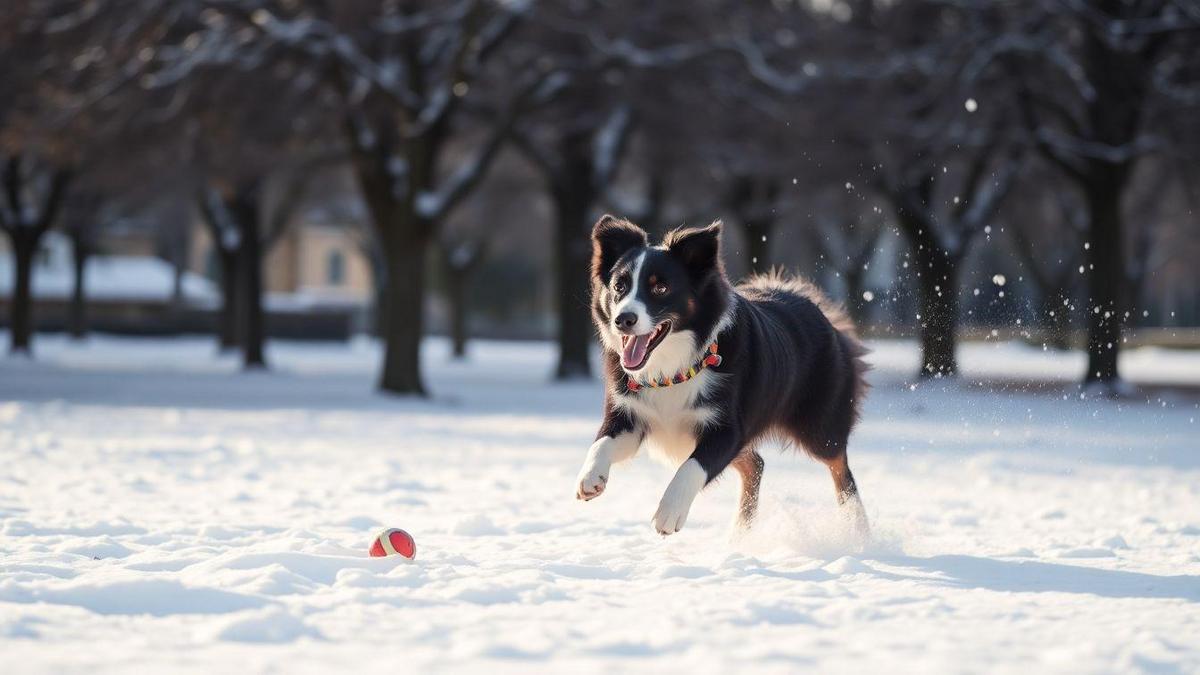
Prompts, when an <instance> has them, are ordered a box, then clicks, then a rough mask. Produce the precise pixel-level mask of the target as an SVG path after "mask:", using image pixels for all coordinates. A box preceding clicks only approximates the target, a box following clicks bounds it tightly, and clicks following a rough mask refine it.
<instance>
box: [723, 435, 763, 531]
mask: <svg viewBox="0 0 1200 675" xmlns="http://www.w3.org/2000/svg"><path fill="white" fill-rule="evenodd" d="M730 463H731V464H732V465H733V468H735V469H737V472H738V475H740V476H741V477H742V498H741V502H740V503H739V504H738V524H739V525H741V526H742V527H743V528H749V527H750V524H751V522H753V520H754V514H755V513H756V512H757V511H758V488H759V485H760V484H761V483H762V473H763V466H764V463H763V458H762V455H760V454H758V451H757V450H754V449H753V448H746V449H745V450H742V452H741V454H739V455H738V456H737V459H735V460H733V461H732V462H730Z"/></svg>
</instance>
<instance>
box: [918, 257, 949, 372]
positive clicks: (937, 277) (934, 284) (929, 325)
mask: <svg viewBox="0 0 1200 675" xmlns="http://www.w3.org/2000/svg"><path fill="white" fill-rule="evenodd" d="M917 262H918V265H919V269H920V271H921V276H920V277H919V278H918V279H919V283H920V289H921V316H920V319H919V321H920V328H921V371H920V373H919V374H920V376H921V377H947V376H951V375H954V374H955V373H957V372H958V361H957V360H956V358H955V348H956V346H957V334H956V330H957V327H958V259H957V258H956V257H954V256H950V255H946V253H945V252H944V251H938V250H934V249H930V248H928V247H925V248H921V249H919V250H918V251H917Z"/></svg>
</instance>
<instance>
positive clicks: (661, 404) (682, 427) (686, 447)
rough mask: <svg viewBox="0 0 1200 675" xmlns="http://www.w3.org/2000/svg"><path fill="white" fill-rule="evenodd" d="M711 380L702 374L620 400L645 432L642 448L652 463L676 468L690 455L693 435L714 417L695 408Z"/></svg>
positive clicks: (708, 410)
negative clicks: (657, 462) (654, 460)
mask: <svg viewBox="0 0 1200 675" xmlns="http://www.w3.org/2000/svg"><path fill="white" fill-rule="evenodd" d="M713 377H717V375H715V374H714V373H710V372H704V373H700V374H699V375H697V376H696V377H694V378H692V379H691V380H688V381H687V382H684V383H682V384H677V385H674V386H672V387H665V388H661V389H643V390H642V392H641V393H640V394H639V395H635V396H628V397H623V400H622V402H623V403H624V404H625V405H626V406H627V407H628V409H629V410H630V411H631V412H632V413H633V414H634V416H635V417H636V418H637V420H638V421H639V422H640V423H641V425H642V426H643V428H644V429H645V430H646V437H645V440H644V441H643V445H644V446H645V448H646V450H647V451H648V452H649V453H650V455H651V456H652V457H654V458H655V459H656V460H658V461H660V462H663V463H664V464H666V465H667V466H670V467H671V468H677V467H679V466H680V465H681V464H683V463H684V462H685V461H687V459H688V457H690V456H691V455H692V452H693V451H694V450H695V449H696V436H697V433H698V432H699V430H700V429H701V428H702V427H703V426H704V425H705V424H707V423H708V422H709V421H710V420H711V419H712V418H713V417H714V416H715V414H716V411H715V410H714V409H713V408H711V407H706V406H700V407H697V405H696V400H697V399H698V398H699V397H700V395H701V394H702V393H703V392H704V390H705V388H707V387H708V386H710V384H711V382H712V380H711V378H713Z"/></svg>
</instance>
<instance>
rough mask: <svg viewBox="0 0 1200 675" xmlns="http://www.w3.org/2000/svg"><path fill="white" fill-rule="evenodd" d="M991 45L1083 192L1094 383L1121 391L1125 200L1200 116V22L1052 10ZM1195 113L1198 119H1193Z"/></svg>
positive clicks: (1184, 6)
mask: <svg viewBox="0 0 1200 675" xmlns="http://www.w3.org/2000/svg"><path fill="white" fill-rule="evenodd" d="M1036 9H1037V12H1036V13H1035V15H1034V16H1032V17H1031V16H1017V17H1014V18H1013V21H1012V23H1011V30H1002V31H997V32H996V34H995V35H994V36H993V38H992V39H991V40H990V41H989V42H988V43H986V44H984V45H983V46H982V47H981V52H982V53H985V54H989V55H992V58H995V59H1001V58H1009V59H1010V61H1011V62H1013V63H1014V64H1016V65H1014V66H1013V68H1014V70H1015V71H1016V72H1019V73H1020V84H1019V87H1018V90H1017V91H1018V96H1019V100H1020V101H1021V102H1022V104H1023V110H1024V115H1025V117H1024V120H1025V124H1026V127H1027V128H1028V129H1029V131H1030V133H1031V137H1032V141H1033V143H1034V145H1035V146H1036V147H1037V148H1038V150H1039V151H1040V152H1041V154H1042V156H1043V157H1045V158H1046V159H1047V160H1049V161H1050V162H1051V163H1052V164H1053V165H1055V166H1056V167H1057V168H1058V169H1059V170H1060V171H1062V172H1063V175H1065V176H1068V177H1069V178H1070V179H1071V180H1072V181H1074V182H1075V184H1076V185H1078V186H1079V189H1080V190H1081V192H1082V193H1083V198H1084V205H1085V209H1086V213H1087V243H1088V247H1087V249H1086V250H1085V252H1084V259H1085V262H1086V264H1085V266H1084V267H1085V278H1086V281H1087V284H1088V298H1087V308H1086V310H1087V311H1086V312H1085V315H1086V317H1087V329H1088V339H1087V352H1088V365H1087V371H1086V374H1085V376H1084V381H1085V382H1087V383H1093V382H1094V383H1097V384H1098V385H1100V386H1102V387H1103V388H1105V389H1107V390H1113V389H1115V388H1117V383H1118V380H1119V373H1118V368H1117V364H1118V357H1119V354H1120V349H1121V343H1122V329H1123V327H1124V325H1125V323H1126V322H1127V319H1128V314H1129V302H1130V298H1129V297H1128V295H1127V293H1126V289H1127V283H1126V278H1127V275H1126V270H1127V255H1126V252H1125V250H1124V246H1125V225H1126V224H1125V222H1124V218H1123V216H1122V214H1123V209H1122V201H1123V199H1124V198H1125V197H1126V193H1127V191H1128V187H1129V185H1130V178H1131V176H1132V174H1133V169H1134V166H1135V164H1136V162H1137V161H1138V159H1139V158H1141V157H1143V156H1145V155H1147V154H1148V153H1150V152H1154V151H1161V150H1162V149H1164V148H1166V147H1167V145H1168V144H1169V142H1170V141H1169V139H1168V137H1167V134H1169V133H1170V132H1169V130H1170V129H1171V128H1172V125H1171V124H1170V123H1169V120H1170V119H1171V118H1172V117H1175V116H1178V115H1180V114H1183V115H1189V114H1190V115H1194V114H1195V112H1194V111H1195V100H1196V97H1197V87H1196V83H1195V82H1194V78H1195V75H1194V73H1192V72H1191V71H1190V70H1189V66H1188V64H1189V63H1191V64H1194V63H1195V61H1194V59H1195V57H1196V46H1195V45H1196V36H1197V35H1200V12H1198V11H1196V9H1195V8H1194V6H1192V5H1190V4H1189V3H1184V2H1175V1H1173V0H1145V1H1141V2H1124V1H1122V0H1091V1H1087V2H1071V3H1041V4H1039V5H1037V8H1036ZM1189 110H1190V112H1189Z"/></svg>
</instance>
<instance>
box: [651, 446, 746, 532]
mask: <svg viewBox="0 0 1200 675" xmlns="http://www.w3.org/2000/svg"><path fill="white" fill-rule="evenodd" d="M740 440H741V439H740V438H739V435H738V433H737V432H736V431H735V430H734V429H732V428H728V427H721V428H715V429H706V430H705V431H703V432H701V434H700V438H699V439H697V441H696V450H695V451H694V452H692V455H691V457H689V458H688V460H687V461H686V462H684V463H683V465H682V466H680V467H679V470H678V471H676V472H675V477H674V478H672V479H671V483H670V484H669V485H667V490H666V492H664V493H663V496H662V499H661V500H660V501H659V502H658V511H656V512H655V513H654V529H655V530H657V531H658V533H659V534H661V535H663V536H666V535H668V534H674V533H676V532H678V531H679V530H680V529H682V528H683V524H684V523H685V522H687V516H688V511H689V510H690V509H691V508H692V502H693V501H695V499H696V495H698V494H700V490H702V489H704V486H705V485H708V483H709V481H711V480H712V479H714V478H716V477H717V476H719V475H721V472H722V471H724V470H725V467H727V466H729V463H730V462H732V461H733V459H734V458H735V457H737V455H738V452H739V451H740V450H741V447H742V444H741V442H740Z"/></svg>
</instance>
